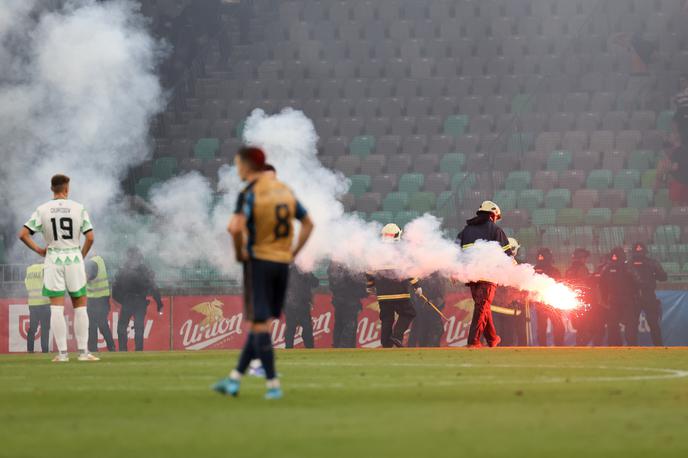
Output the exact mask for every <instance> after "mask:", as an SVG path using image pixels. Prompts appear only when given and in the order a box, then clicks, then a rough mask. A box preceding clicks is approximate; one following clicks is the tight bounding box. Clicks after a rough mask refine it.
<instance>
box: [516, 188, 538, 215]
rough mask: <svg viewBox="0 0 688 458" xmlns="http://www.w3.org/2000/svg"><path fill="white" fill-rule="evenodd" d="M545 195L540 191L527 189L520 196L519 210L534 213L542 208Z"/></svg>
mask: <svg viewBox="0 0 688 458" xmlns="http://www.w3.org/2000/svg"><path fill="white" fill-rule="evenodd" d="M543 201H544V193H543V192H542V191H541V190H539V189H525V190H523V191H521V192H520V194H519V195H518V208H521V209H526V210H529V211H533V210H534V209H536V208H539V207H541V206H542V203H543Z"/></svg>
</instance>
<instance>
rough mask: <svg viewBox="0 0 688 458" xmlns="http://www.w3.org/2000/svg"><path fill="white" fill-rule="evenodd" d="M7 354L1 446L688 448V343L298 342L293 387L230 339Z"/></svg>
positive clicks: (38, 451)
mask: <svg viewBox="0 0 688 458" xmlns="http://www.w3.org/2000/svg"><path fill="white" fill-rule="evenodd" d="M101 355H102V358H103V361H101V362H100V363H90V364H89V363H78V362H76V361H75V360H74V358H73V359H72V362H70V363H69V364H61V365H60V364H52V363H51V362H50V359H49V357H48V356H45V355H40V354H36V355H24V356H15V355H12V356H7V355H5V356H1V357H0V456H2V457H12V458H19V457H50V458H58V457H83V456H93V457H98V458H103V457H118V458H121V457H123V456H125V457H184V458H188V457H228V456H232V457H262V458H266V457H301V458H302V457H325V458H329V457H351V458H359V457H381V456H384V457H387V456H390V457H391V456H393V457H408V456H413V457H418V458H422V457H431V456H466V454H470V455H471V456H476V455H477V456H481V457H485V456H488V457H491V456H495V457H497V456H499V457H503V456H509V457H520V456H523V457H532V456H548V457H549V456H555V457H557V458H560V457H577V458H578V457H581V456H587V457H589V456H599V457H617V456H618V457H624V458H628V457H633V456H639V457H640V456H642V457H644V458H645V457H648V456H661V457H670V456H672V457H673V456H676V457H679V456H680V457H686V456H688V349H551V348H550V349H506V348H504V349H480V350H465V349H453V350H452V349H436V350H410V349H409V350H353V351H334V350H311V351H304V350H296V351H294V350H292V351H279V352H278V355H277V357H278V370H279V372H280V373H281V375H282V383H283V386H284V389H285V394H286V396H285V399H283V400H282V401H277V402H267V401H264V400H263V399H262V395H263V392H264V383H263V381H262V380H258V379H254V378H246V379H245V381H244V383H243V387H242V392H241V395H240V397H239V398H238V399H232V398H225V397H221V396H219V395H217V394H216V393H213V392H211V391H210V390H209V386H210V385H211V384H212V383H213V382H215V381H216V380H217V379H218V378H219V377H220V376H223V375H224V374H226V373H227V371H228V369H229V368H230V366H231V365H233V364H234V362H235V360H236V356H237V354H236V352H226V351H225V352H198V353H192V352H187V353H143V354H132V353H129V354H108V353H104V354H101Z"/></svg>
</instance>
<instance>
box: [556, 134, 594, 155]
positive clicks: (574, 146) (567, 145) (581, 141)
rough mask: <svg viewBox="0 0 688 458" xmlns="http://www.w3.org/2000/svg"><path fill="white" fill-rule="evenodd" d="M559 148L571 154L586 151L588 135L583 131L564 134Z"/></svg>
mask: <svg viewBox="0 0 688 458" xmlns="http://www.w3.org/2000/svg"><path fill="white" fill-rule="evenodd" d="M561 147H562V148H563V149H565V150H567V151H571V152H572V153H576V152H579V151H585V150H586V149H588V133H587V132H585V131H569V132H566V133H564V136H563V137H562V140H561Z"/></svg>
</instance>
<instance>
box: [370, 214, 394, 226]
mask: <svg viewBox="0 0 688 458" xmlns="http://www.w3.org/2000/svg"><path fill="white" fill-rule="evenodd" d="M370 220H371V221H377V222H378V223H380V224H382V225H385V224H389V223H393V222H394V213H392V212H386V211H377V212H373V213H371V214H370Z"/></svg>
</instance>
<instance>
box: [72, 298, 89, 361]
mask: <svg viewBox="0 0 688 458" xmlns="http://www.w3.org/2000/svg"><path fill="white" fill-rule="evenodd" d="M74 336H75V337H76V347H77V348H78V349H79V351H80V352H81V353H88V313H87V312H86V307H78V308H75V309H74Z"/></svg>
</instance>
